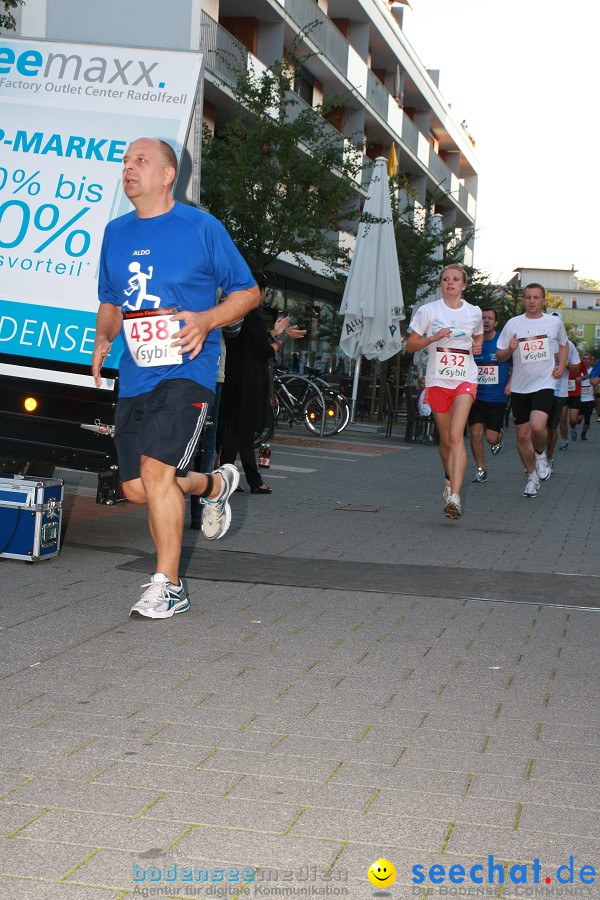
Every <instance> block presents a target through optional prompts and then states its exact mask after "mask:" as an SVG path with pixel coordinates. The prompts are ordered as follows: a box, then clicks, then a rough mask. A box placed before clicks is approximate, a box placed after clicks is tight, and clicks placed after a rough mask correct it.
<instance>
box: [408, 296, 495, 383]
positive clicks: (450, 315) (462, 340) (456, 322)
mask: <svg viewBox="0 0 600 900" xmlns="http://www.w3.org/2000/svg"><path fill="white" fill-rule="evenodd" d="M442 328H449V329H450V331H451V334H450V335H449V336H448V337H444V338H440V339H439V340H438V341H436V342H435V343H433V344H430V345H429V347H427V351H428V357H427V369H426V372H425V383H426V385H427V387H445V388H455V387H457V385H458V384H459V383H460V382H462V381H470V382H472V383H473V384H477V365H476V363H475V360H474V359H473V353H472V352H471V347H472V345H473V335H479V334H483V321H482V318H481V309H480V308H479V307H478V306H473V305H472V304H471V303H467V301H466V300H463V301H462V305H461V306H459V307H458V309H452V307H450V306H447V305H446V303H444V301H443V299H441V298H440V299H439V300H434V301H433V303H425V304H423V306H420V307H419V308H418V309H417V310H415V312H414V313H413V317H412V320H411V323H410V330H411V331H416V332H417V334H420V335H421V336H422V337H431V336H432V335H434V334H437V332H438V331H441V329H442ZM456 351H458V352H456ZM461 351H463V352H462V353H461Z"/></svg>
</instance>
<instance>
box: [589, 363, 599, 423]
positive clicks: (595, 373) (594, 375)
mask: <svg viewBox="0 0 600 900" xmlns="http://www.w3.org/2000/svg"><path fill="white" fill-rule="evenodd" d="M590 384H591V385H592V387H593V389H594V392H595V396H596V401H595V402H596V417H597V419H598V422H600V359H599V360H598V362H597V363H596V364H595V365H594V366H593V368H592V371H591V372H590Z"/></svg>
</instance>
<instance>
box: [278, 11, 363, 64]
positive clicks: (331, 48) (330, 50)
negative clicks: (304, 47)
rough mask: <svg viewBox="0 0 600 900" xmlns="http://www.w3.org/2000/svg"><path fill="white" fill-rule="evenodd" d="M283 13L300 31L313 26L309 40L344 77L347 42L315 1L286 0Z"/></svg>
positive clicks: (346, 62) (309, 33) (346, 61)
mask: <svg viewBox="0 0 600 900" xmlns="http://www.w3.org/2000/svg"><path fill="white" fill-rule="evenodd" d="M285 11H286V12H287V13H289V15H290V16H291V17H292V19H293V20H294V22H296V24H297V25H299V26H300V28H301V29H306V28H309V26H311V25H314V27H312V28H310V29H309V32H308V37H309V39H310V40H311V41H312V42H313V44H315V45H316V46H317V47H318V48H319V50H320V51H321V52H322V53H323V54H324V56H325V57H326V59H328V60H330V62H332V63H333V65H334V66H335V67H336V68H337V69H338V70H339V71H340V72H342V73H343V74H344V75H345V74H346V73H347V71H348V47H349V45H348V41H347V40H346V38H345V37H344V35H343V34H342V32H341V31H340V30H339V29H338V28H336V26H335V25H334V24H333V22H332V21H331V19H329V18H328V17H327V16H326V15H325V13H324V12H323V10H322V9H320V8H319V6H318V4H317V2H316V0H286V3H285ZM315 23H317V24H315Z"/></svg>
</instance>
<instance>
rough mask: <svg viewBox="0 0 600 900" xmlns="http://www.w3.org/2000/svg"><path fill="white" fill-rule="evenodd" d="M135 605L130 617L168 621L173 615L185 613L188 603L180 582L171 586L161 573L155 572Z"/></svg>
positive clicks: (188, 606)
mask: <svg viewBox="0 0 600 900" xmlns="http://www.w3.org/2000/svg"><path fill="white" fill-rule="evenodd" d="M142 587H145V588H147V590H145V591H144V593H143V594H142V596H141V597H140V599H139V600H138V602H137V603H134V605H133V606H132V607H131V612H130V613H129V615H130V616H144V617H145V618H146V619H170V618H171V616H174V615H175V613H182V612H186V611H187V610H188V609H189V608H190V601H189V598H188V596H187V594H186V593H185V588H184V586H183V584H182V583H181V582H179V586H177V585H175V584H172V583H171V582H170V581H169V579H168V578H167V576H166V575H163V573H162V572H155V573H154V575H153V576H152V577H151V579H150V582H149V584H143V585H142Z"/></svg>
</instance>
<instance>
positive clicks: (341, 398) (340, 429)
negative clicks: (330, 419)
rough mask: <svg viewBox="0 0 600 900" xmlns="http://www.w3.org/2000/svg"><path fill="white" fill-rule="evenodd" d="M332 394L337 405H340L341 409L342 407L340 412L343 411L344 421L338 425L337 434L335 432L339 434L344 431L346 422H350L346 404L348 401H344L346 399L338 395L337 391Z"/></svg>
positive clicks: (348, 409)
mask: <svg viewBox="0 0 600 900" xmlns="http://www.w3.org/2000/svg"><path fill="white" fill-rule="evenodd" d="M332 393H333V396H334V397H335V398H336V400H337V401H338V403H340V405H341V407H342V410H343V411H344V419H343V422H342V424H341V425H340V427H339V428H338V430H337V432H336V433H337V434H339V433H340V431H343V430H344V428H345V427H346V425H347V424H348V422H349V421H350V404H349V403H348V401H347V400H346V398H345V397H344V395H343V394H340V393H338V392H337V391H332Z"/></svg>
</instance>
